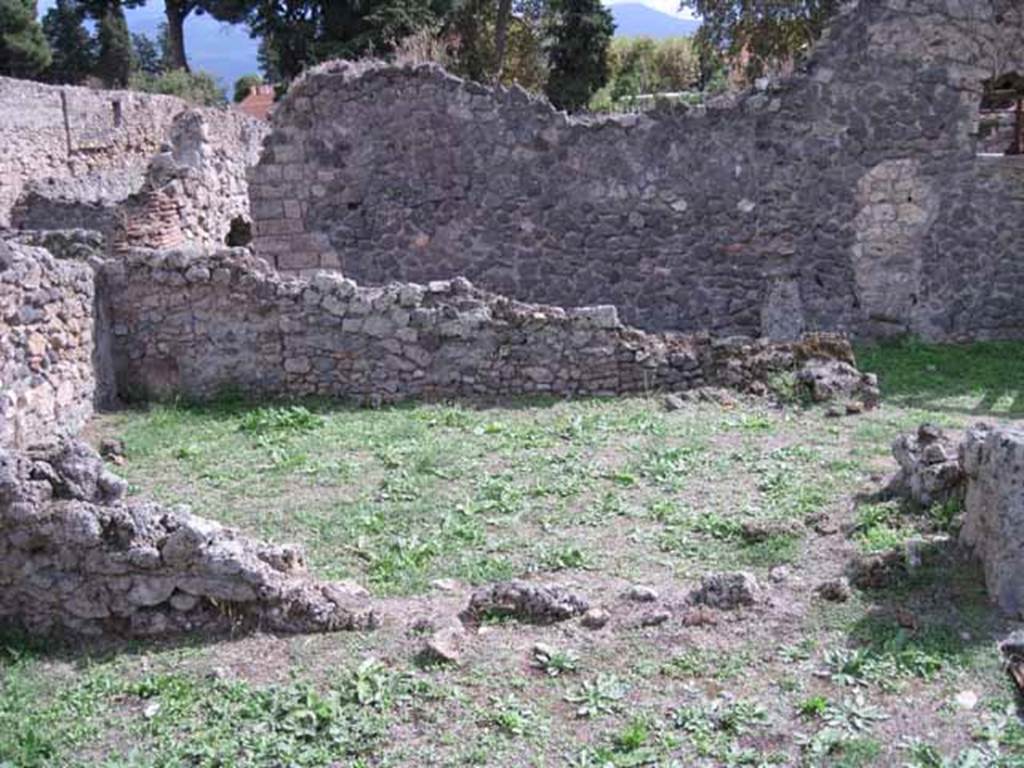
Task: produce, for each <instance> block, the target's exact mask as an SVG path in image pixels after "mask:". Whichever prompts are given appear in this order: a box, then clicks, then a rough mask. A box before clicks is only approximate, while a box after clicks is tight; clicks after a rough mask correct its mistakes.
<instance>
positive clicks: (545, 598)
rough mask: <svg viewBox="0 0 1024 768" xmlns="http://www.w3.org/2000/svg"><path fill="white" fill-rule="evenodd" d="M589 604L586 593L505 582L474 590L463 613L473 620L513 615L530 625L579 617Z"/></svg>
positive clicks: (555, 587) (554, 587)
mask: <svg viewBox="0 0 1024 768" xmlns="http://www.w3.org/2000/svg"><path fill="white" fill-rule="evenodd" d="M589 607H590V604H589V603H588V601H587V599H586V598H585V597H584V596H583V595H580V594H579V593H577V592H574V591H572V590H569V589H566V588H565V587H560V586H557V585H554V584H533V583H531V582H526V581H506V582H499V583H497V584H490V585H488V586H485V587H481V588H480V589H477V590H476V591H475V592H473V594H472V595H471V596H470V599H469V605H468V606H466V609H465V610H464V611H463V613H462V616H463V619H464V620H466V621H469V622H474V623H479V622H480V621H483V620H484V619H488V618H501V617H511V618H515V619H518V620H519V621H523V622H528V623H531V624H552V623H555V622H559V621H566V620H567V619H571V618H573V617H574V616H579V615H581V614H583V613H585V612H586V611H587V609H588V608H589Z"/></svg>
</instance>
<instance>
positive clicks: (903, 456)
mask: <svg viewBox="0 0 1024 768" xmlns="http://www.w3.org/2000/svg"><path fill="white" fill-rule="evenodd" d="M959 453H960V452H959V448H958V445H957V442H956V441H955V440H954V439H953V438H951V437H950V436H949V435H947V434H946V432H945V431H943V430H942V429H941V428H939V427H936V426H934V425H931V424H922V425H921V426H920V427H919V428H918V430H917V432H916V433H915V434H913V435H900V436H899V437H898V438H896V440H895V441H894V442H893V444H892V454H893V457H894V458H895V459H896V463H897V464H899V467H900V469H899V472H898V473H897V474H896V476H895V477H894V478H893V479H892V480H891V481H890V483H889V488H888V490H889V492H890V493H892V494H894V495H897V496H900V497H903V498H905V499H907V500H908V501H910V502H911V503H913V504H915V505H917V506H919V507H921V508H927V507H930V506H932V505H933V504H944V503H946V502H947V501H950V500H960V499H961V498H962V497H963V493H964V479H965V477H964V472H963V469H962V467H961V466H960V458H959Z"/></svg>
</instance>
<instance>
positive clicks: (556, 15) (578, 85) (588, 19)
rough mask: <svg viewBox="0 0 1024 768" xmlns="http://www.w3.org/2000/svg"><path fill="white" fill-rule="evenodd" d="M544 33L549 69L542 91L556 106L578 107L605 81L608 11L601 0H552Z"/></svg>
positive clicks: (610, 25) (611, 24) (611, 30)
mask: <svg viewBox="0 0 1024 768" xmlns="http://www.w3.org/2000/svg"><path fill="white" fill-rule="evenodd" d="M547 33H548V38H549V40H550V43H549V44H548V58H549V61H550V64H551V72H550V74H549V75H548V82H547V86H546V88H545V92H546V93H547V95H548V98H549V99H551V103H552V104H554V105H555V106H556V107H560V108H563V109H567V110H569V111H575V110H578V109H582V108H583V107H585V106H586V105H587V103H588V102H589V101H590V97H591V96H593V95H594V94H595V93H596V92H597V91H598V90H599V89H600V88H602V87H603V86H604V85H605V84H606V83H607V82H608V76H609V74H610V67H609V64H608V46H609V45H610V44H611V41H612V35H613V34H615V22H614V21H613V20H612V15H611V13H610V12H609V11H608V9H607V8H605V7H604V6H603V5H602V4H601V0H552V3H551V19H550V21H549V23H548V28H547Z"/></svg>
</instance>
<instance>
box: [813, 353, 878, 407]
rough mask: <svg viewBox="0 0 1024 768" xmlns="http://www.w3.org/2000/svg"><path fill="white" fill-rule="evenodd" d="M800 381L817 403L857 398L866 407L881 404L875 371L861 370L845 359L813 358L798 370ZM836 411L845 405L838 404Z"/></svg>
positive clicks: (854, 399)
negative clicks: (873, 372)
mask: <svg viewBox="0 0 1024 768" xmlns="http://www.w3.org/2000/svg"><path fill="white" fill-rule="evenodd" d="M796 379H797V385H798V386H799V387H800V388H801V389H802V390H803V391H804V392H806V393H807V395H808V397H809V398H810V399H811V400H812V401H813V402H815V403H825V402H832V401H836V400H847V401H857V402H859V403H862V404H863V405H864V407H866V408H874V407H875V406H877V405H878V401H879V399H880V397H881V393H880V392H879V389H878V379H877V377H876V376H875V375H874V374H871V373H861V372H860V371H858V370H857V369H856V368H855V367H854V366H853V365H852V364H851V363H848V362H845V361H843V360H824V359H811V360H808V361H807V362H805V363H804V365H803V367H802V368H801V369H800V370H799V371H798V372H797V376H796ZM836 411H837V412H836V415H843V413H844V412H845V409H840V408H838V407H837V408H836Z"/></svg>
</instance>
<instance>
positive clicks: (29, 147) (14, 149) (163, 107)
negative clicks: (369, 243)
mask: <svg viewBox="0 0 1024 768" xmlns="http://www.w3.org/2000/svg"><path fill="white" fill-rule="evenodd" d="M186 108H187V105H186V104H185V102H183V101H182V100H181V99H177V98H174V97H171V96H154V95H150V94H142V93H134V92H131V91H97V90H93V89H90V88H78V87H72V86H52V85H44V84H42V83H34V82H29V81H26V80H14V79H11V78H6V77H0V114H2V115H3V116H4V118H3V120H0V227H2V226H7V225H9V224H10V223H11V211H12V209H13V207H14V205H15V203H16V202H17V200H18V198H19V197H20V196H21V195H22V193H23V191H24V188H25V187H26V185H28V184H29V183H30V182H34V183H35V185H36V186H37V187H38V189H39V190H40V192H43V190H45V189H46V185H47V184H48V183H51V182H47V181H46V180H47V179H53V180H54V181H53V182H52V183H51V184H52V186H53V187H54V188H55V190H56V189H57V188H60V190H61V191H62V190H63V189H65V188H67V189H70V188H71V187H70V186H69V185H68V184H67V182H68V181H69V180H72V179H78V180H80V183H79V184H78V185H77V187H76V188H74V191H73V192H72V193H71V194H70V195H69V199H76V200H78V201H79V202H81V203H95V204H98V205H102V204H106V203H108V202H109V201H111V200H121V199H123V198H124V197H125V196H126V193H127V192H129V191H135V190H137V189H138V187H139V185H140V184H141V182H142V179H143V176H144V174H145V169H146V164H147V163H148V162H149V158H150V157H151V156H152V155H153V154H155V153H156V152H158V151H159V149H160V145H161V144H162V143H163V142H164V141H165V140H166V137H167V136H168V133H169V131H170V128H171V123H172V122H173V120H174V118H175V116H176V115H178V114H179V113H180V112H182V111H183V110H184V109H186ZM56 194H57V195H60V194H61V192H60V191H57V193H56Z"/></svg>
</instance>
